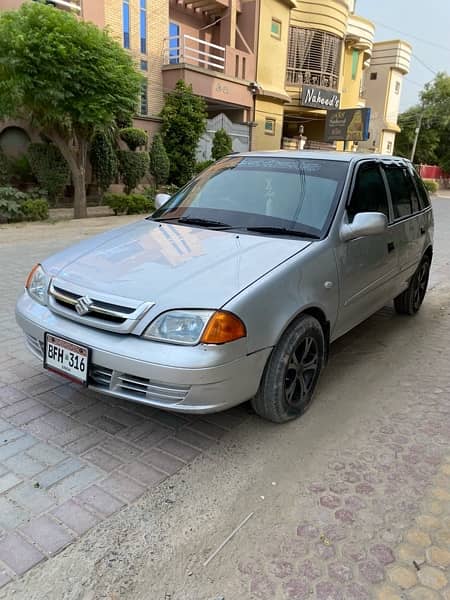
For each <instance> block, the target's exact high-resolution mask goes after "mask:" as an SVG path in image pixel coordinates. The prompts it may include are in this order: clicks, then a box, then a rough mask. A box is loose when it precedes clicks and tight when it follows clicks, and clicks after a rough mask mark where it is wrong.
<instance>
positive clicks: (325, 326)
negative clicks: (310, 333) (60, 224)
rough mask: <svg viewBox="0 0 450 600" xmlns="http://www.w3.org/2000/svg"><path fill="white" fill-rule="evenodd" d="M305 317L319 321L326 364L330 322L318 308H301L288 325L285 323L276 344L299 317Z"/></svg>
mask: <svg viewBox="0 0 450 600" xmlns="http://www.w3.org/2000/svg"><path fill="white" fill-rule="evenodd" d="M305 315H309V316H311V317H314V318H315V319H316V320H317V321H319V323H320V326H321V327H322V330H323V335H324V339H325V355H324V361H325V363H326V362H327V361H328V354H329V348H330V330H331V325H330V321H329V320H328V319H327V316H326V314H325V312H324V311H323V309H322V308H320V307H318V306H307V307H305V308H302V309H301V310H300V311H299V312H298V313H297V314H295V315H293V317H292V318H291V319H290V321H289V322H288V323H286V325H285V327H284V329H283V331H281V333H280V335H279V337H278V339H277V342H276V344H278V342H279V341H280V339H281V338H282V337H283V335H284V334H285V333H286V331H287V330H288V329H289V328H290V327H292V324H293V323H295V321H297V320H298V319H300V317H303V316H305ZM276 344H275V345H276Z"/></svg>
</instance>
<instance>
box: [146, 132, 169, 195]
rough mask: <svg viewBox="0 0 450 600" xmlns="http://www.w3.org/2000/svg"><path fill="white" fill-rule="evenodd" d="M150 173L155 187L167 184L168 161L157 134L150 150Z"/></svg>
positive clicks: (159, 136)
mask: <svg viewBox="0 0 450 600" xmlns="http://www.w3.org/2000/svg"><path fill="white" fill-rule="evenodd" d="M150 173H151V174H152V175H153V177H154V179H155V183H156V185H161V184H162V183H167V180H168V179H169V174H170V161H169V157H168V156H167V152H166V149H165V148H164V144H163V141H162V137H161V134H159V133H156V134H155V135H154V137H153V142H152V147H151V149H150Z"/></svg>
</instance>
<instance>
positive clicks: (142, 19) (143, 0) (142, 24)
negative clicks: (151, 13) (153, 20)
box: [139, 0, 147, 54]
mask: <svg viewBox="0 0 450 600" xmlns="http://www.w3.org/2000/svg"><path fill="white" fill-rule="evenodd" d="M140 2H141V9H140V14H139V18H140V28H141V53H142V54H147V0H140Z"/></svg>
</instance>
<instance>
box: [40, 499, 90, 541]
mask: <svg viewBox="0 0 450 600" xmlns="http://www.w3.org/2000/svg"><path fill="white" fill-rule="evenodd" d="M52 515H53V516H54V517H56V518H57V519H59V521H61V522H62V523H64V525H66V526H67V527H70V529H72V530H73V531H74V532H75V533H77V534H79V535H81V534H82V533H85V532H86V531H88V529H91V527H94V525H96V524H97V523H98V522H99V521H100V520H101V518H100V517H98V516H96V515H94V514H93V513H91V512H89V511H88V510H86V509H85V508H83V507H81V506H80V505H79V504H76V503H75V502H74V501H73V500H67V502H64V504H61V505H60V506H58V508H56V509H55V510H54V511H52Z"/></svg>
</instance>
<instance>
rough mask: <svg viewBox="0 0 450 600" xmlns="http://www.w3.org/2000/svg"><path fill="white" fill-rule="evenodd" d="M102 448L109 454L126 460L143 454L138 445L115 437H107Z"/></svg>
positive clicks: (101, 445)
mask: <svg viewBox="0 0 450 600" xmlns="http://www.w3.org/2000/svg"><path fill="white" fill-rule="evenodd" d="M100 448H102V449H103V450H105V452H108V453H109V454H112V455H114V456H117V458H120V459H122V460H123V461H125V462H126V461H129V460H133V458H135V457H136V456H139V455H140V454H142V451H141V450H140V449H139V448H137V447H136V446H134V445H131V444H127V443H125V442H122V441H120V440H118V439H113V438H106V439H105V440H104V441H103V442H102V443H101V444H100Z"/></svg>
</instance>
